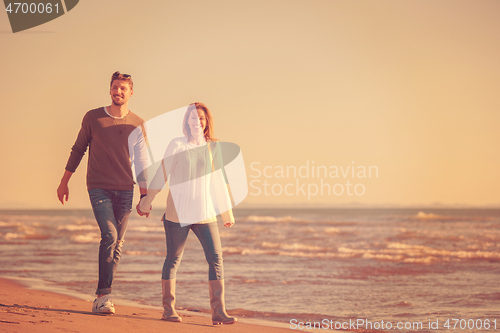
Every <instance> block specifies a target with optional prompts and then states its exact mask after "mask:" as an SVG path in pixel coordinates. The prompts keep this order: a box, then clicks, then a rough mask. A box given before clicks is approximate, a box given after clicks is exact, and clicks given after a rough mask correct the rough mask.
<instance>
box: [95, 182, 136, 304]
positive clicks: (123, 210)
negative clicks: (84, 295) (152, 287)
mask: <svg viewBox="0 0 500 333" xmlns="http://www.w3.org/2000/svg"><path fill="white" fill-rule="evenodd" d="M89 196H90V202H91V204H92V210H93V211H94V216H95V219H96V220H97V224H98V225H99V229H101V244H100V246H99V283H98V285H97V290H96V292H95V293H96V294H97V295H104V294H109V293H111V284H112V283H113V276H114V274H115V273H116V267H117V266H118V262H119V261H120V257H121V254H122V247H123V241H124V237H125V231H126V230H127V223H128V218H129V216H130V212H131V211H132V200H133V197H134V191H133V190H130V191H113V190H103V189H99V188H94V189H91V190H89Z"/></svg>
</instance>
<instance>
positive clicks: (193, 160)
mask: <svg viewBox="0 0 500 333" xmlns="http://www.w3.org/2000/svg"><path fill="white" fill-rule="evenodd" d="M183 133H184V137H180V138H176V139H174V140H172V141H171V142H170V144H169V145H168V147H167V150H166V152H165V155H164V158H163V160H162V164H161V166H160V167H159V168H158V171H157V172H156V175H155V177H154V178H153V180H152V182H151V184H150V186H149V189H148V194H147V196H145V197H144V198H142V199H141V201H140V203H139V210H140V212H139V213H140V214H141V213H142V214H146V213H149V212H150V208H151V203H152V201H153V199H154V197H155V196H156V194H158V192H160V190H161V189H162V188H163V187H164V186H165V184H166V183H167V179H168V184H167V185H168V186H167V188H168V189H169V194H168V198H167V207H166V210H165V214H164V215H163V218H162V220H163V226H164V228H165V235H166V242H167V256H166V258H165V263H164V265H163V272H162V296H163V308H164V312H163V317H162V319H163V320H166V321H174V322H180V321H182V319H181V317H180V316H179V315H178V314H177V312H176V311H175V282H176V273H177V269H178V267H179V264H180V261H181V259H182V255H183V252H184V247H185V244H186V239H187V236H188V234H189V230H193V232H194V233H195V235H196V236H197V237H198V239H199V241H200V243H201V245H202V247H203V250H204V251H205V257H206V259H207V262H208V265H209V270H208V280H209V291H210V306H211V308H212V322H213V324H214V325H218V324H234V323H235V322H236V321H237V319H236V318H234V317H230V316H228V314H227V313H226V311H225V304H224V269H223V263H222V246H221V241H220V236H219V229H218V226H217V212H216V210H215V208H214V202H213V200H212V196H211V192H212V193H214V194H215V198H214V199H216V203H217V207H218V210H219V211H221V212H223V213H222V214H221V216H222V220H223V222H224V226H225V227H231V226H232V225H233V224H234V217H233V214H232V210H231V201H230V198H229V194H228V191H227V184H226V182H225V181H224V179H225V175H224V172H223V165H222V154H221V150H220V144H218V143H216V141H217V140H216V139H215V138H214V134H213V133H214V130H213V119H212V115H211V113H210V111H209V110H208V108H207V107H206V106H205V105H204V104H202V103H194V104H191V105H190V106H189V107H188V110H187V112H186V114H185V116H184V121H183ZM211 189H212V191H211ZM142 214H141V215H142Z"/></svg>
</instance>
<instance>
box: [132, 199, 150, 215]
mask: <svg viewBox="0 0 500 333" xmlns="http://www.w3.org/2000/svg"><path fill="white" fill-rule="evenodd" d="M143 200H144V198H142V199H141V200H140V201H139V203H138V204H137V206H136V207H135V209H136V210H137V214H139V215H140V216H144V215H145V216H146V217H149V214H150V213H151V209H153V206H150V207H149V211H148V212H145V211H143V210H141V203H142V204H143V205H144V203H143ZM142 209H144V207H143V208H142Z"/></svg>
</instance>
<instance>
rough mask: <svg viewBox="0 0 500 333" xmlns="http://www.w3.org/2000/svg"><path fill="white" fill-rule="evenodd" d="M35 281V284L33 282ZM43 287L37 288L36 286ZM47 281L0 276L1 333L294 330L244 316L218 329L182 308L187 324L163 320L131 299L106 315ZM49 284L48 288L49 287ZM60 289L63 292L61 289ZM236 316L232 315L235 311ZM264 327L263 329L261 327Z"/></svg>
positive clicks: (157, 309) (158, 312) (206, 316)
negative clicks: (114, 311)
mask: <svg viewBox="0 0 500 333" xmlns="http://www.w3.org/2000/svg"><path fill="white" fill-rule="evenodd" d="M30 282H31V283H30ZM36 282H37V283H38V284H35V283H36ZM43 282H44V281H41V280H38V279H23V278H13V277H5V276H2V277H0V297H1V303H0V309H1V310H0V312H1V313H2V315H1V317H0V325H1V326H0V330H1V331H3V332H26V331H33V330H34V329H36V332H40V333H43V332H51V333H52V332H54V331H65V332H90V331H97V330H99V331H101V330H104V331H106V332H135V331H137V332H143V331H147V332H151V333H155V332H162V333H163V332H164V331H165V329H175V330H176V332H179V333H185V332H192V331H194V332H196V333H202V332H210V331H209V330H210V329H213V328H216V327H220V328H223V329H224V330H225V331H227V332H243V333H246V332H248V333H250V332H255V331H257V330H258V331H259V332H264V333H280V332H285V331H288V332H289V331H290V328H289V327H288V325H286V324H282V323H276V322H268V321H264V320H255V319H244V318H239V317H238V322H237V323H235V324H233V325H222V327H221V326H214V325H212V321H211V318H210V315H209V314H205V313H194V312H192V311H186V310H181V311H179V312H180V315H181V316H182V318H183V321H182V323H171V322H165V321H162V320H161V319H160V318H161V313H162V308H161V307H155V306H145V305H141V304H137V303H133V302H131V301H121V300H117V301H116V302H114V303H115V308H116V314H114V315H100V314H94V313H92V311H91V308H92V301H93V299H92V300H89V299H88V298H89V297H88V295H85V294H81V295H80V297H79V296H78V293H73V294H72V295H67V294H63V293H61V289H62V288H57V285H55V286H54V288H50V287H48V288H47V289H52V290H50V291H49V290H40V288H41V287H43ZM47 285H48V284H45V286H46V287H47ZM55 290H57V291H55ZM230 312H231V311H230ZM257 326H258V327H257Z"/></svg>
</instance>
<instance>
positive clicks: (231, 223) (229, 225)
mask: <svg viewBox="0 0 500 333" xmlns="http://www.w3.org/2000/svg"><path fill="white" fill-rule="evenodd" d="M233 224H234V221H228V222H224V226H225V227H226V228H231V227H232V226H233Z"/></svg>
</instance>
